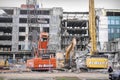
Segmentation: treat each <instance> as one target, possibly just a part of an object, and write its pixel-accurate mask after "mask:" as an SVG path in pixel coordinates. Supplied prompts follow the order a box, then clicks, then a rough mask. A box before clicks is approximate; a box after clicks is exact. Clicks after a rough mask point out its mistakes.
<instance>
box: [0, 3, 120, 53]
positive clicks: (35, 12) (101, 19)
mask: <svg viewBox="0 0 120 80" xmlns="http://www.w3.org/2000/svg"><path fill="white" fill-rule="evenodd" d="M0 10H1V11H2V14H0V51H1V54H2V55H3V54H8V53H21V54H23V53H28V54H29V53H30V52H31V48H32V42H36V41H37V40H38V37H39V36H40V32H48V33H49V44H48V49H49V50H56V52H57V51H63V52H64V51H65V48H66V47H67V46H68V45H69V44H70V42H71V40H72V38H73V37H75V38H76V40H77V46H76V47H75V50H76V51H84V50H85V49H86V45H87V44H88V42H89V40H90V38H89V26H88V25H89V23H88V20H89V13H88V12H64V11H63V9H62V8H59V7H54V8H32V7H31V8H26V6H25V5H24V6H23V5H22V6H21V8H16V7H11V8H8V7H1V8H0ZM119 17H120V11H119V10H107V9H96V25H97V41H98V42H99V43H100V45H99V46H100V49H99V50H108V49H107V48H108V47H106V45H105V43H106V42H108V41H112V40H113V39H116V38H120V36H119V33H120V28H119V26H120V19H119ZM114 26H115V27H114ZM35 31H36V32H35ZM103 34H104V36H106V37H104V36H102V35H103ZM35 36H36V37H35ZM109 51H110V50H109Z"/></svg>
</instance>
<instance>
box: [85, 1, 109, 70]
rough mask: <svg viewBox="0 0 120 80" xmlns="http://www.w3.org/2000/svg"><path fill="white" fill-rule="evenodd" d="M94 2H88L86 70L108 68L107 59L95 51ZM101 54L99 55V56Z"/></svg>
mask: <svg viewBox="0 0 120 80" xmlns="http://www.w3.org/2000/svg"><path fill="white" fill-rule="evenodd" d="M95 23H96V22H95V9H94V0H89V34H90V44H91V50H90V56H89V57H87V59H86V66H87V68H108V58H107V56H105V55H104V53H102V52H99V51H97V38H96V24H95ZM99 53H101V54H99Z"/></svg>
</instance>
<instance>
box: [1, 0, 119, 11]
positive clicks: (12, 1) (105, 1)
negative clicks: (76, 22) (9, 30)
mask: <svg viewBox="0 0 120 80" xmlns="http://www.w3.org/2000/svg"><path fill="white" fill-rule="evenodd" d="M37 2H38V4H39V5H40V4H41V3H42V4H43V8H52V7H62V8H63V9H64V11H77V12H80V11H88V7H89V0H37ZM25 3H26V0H0V7H20V5H21V4H25ZM95 8H105V9H120V0H95Z"/></svg>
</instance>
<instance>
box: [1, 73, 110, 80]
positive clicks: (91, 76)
mask: <svg viewBox="0 0 120 80" xmlns="http://www.w3.org/2000/svg"><path fill="white" fill-rule="evenodd" d="M108 78H109V74H108V73H101V72H80V73H72V72H53V73H51V72H6V73H0V80H109V79H108Z"/></svg>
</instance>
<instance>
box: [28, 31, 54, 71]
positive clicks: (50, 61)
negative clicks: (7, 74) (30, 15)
mask: <svg viewBox="0 0 120 80" xmlns="http://www.w3.org/2000/svg"><path fill="white" fill-rule="evenodd" d="M47 45H48V33H46V32H42V33H41V34H40V39H39V41H38V54H40V56H39V57H36V58H33V59H30V60H27V67H28V68H30V69H32V70H49V69H55V68H56V58H55V53H51V52H50V51H49V50H47ZM48 51H49V52H48Z"/></svg>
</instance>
